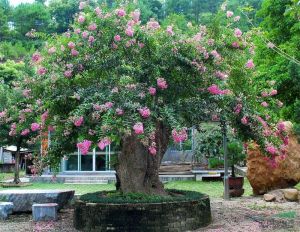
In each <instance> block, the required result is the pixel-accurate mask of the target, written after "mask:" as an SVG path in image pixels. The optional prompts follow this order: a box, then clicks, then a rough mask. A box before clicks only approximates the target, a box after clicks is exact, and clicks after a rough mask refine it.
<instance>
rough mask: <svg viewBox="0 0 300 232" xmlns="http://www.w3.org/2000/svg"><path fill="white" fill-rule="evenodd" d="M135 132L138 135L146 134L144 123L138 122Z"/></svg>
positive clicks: (134, 127)
mask: <svg viewBox="0 0 300 232" xmlns="http://www.w3.org/2000/svg"><path fill="white" fill-rule="evenodd" d="M133 130H134V132H135V133H136V134H137V135H140V134H143V133H144V126H143V123H141V122H137V123H136V124H135V125H134V126H133Z"/></svg>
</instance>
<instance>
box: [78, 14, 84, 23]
mask: <svg viewBox="0 0 300 232" xmlns="http://www.w3.org/2000/svg"><path fill="white" fill-rule="evenodd" d="M84 21H85V17H84V16H83V15H79V17H78V22H79V23H84Z"/></svg>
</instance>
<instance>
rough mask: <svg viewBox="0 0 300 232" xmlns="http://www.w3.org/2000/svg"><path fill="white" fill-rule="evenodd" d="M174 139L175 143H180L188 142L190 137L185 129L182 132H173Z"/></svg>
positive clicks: (174, 130)
mask: <svg viewBox="0 0 300 232" xmlns="http://www.w3.org/2000/svg"><path fill="white" fill-rule="evenodd" d="M172 137H173V140H174V142H175V143H180V142H183V141H185V140H187V138H188V135H187V132H186V129H185V128H183V129H181V130H180V131H177V130H176V129H173V130H172Z"/></svg>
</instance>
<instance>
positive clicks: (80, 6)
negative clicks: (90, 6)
mask: <svg viewBox="0 0 300 232" xmlns="http://www.w3.org/2000/svg"><path fill="white" fill-rule="evenodd" d="M85 7H86V2H80V3H79V10H83V9H84V8H85Z"/></svg>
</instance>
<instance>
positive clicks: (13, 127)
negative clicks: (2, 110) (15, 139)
mask: <svg viewBox="0 0 300 232" xmlns="http://www.w3.org/2000/svg"><path fill="white" fill-rule="evenodd" d="M16 129H17V124H16V123H12V124H11V125H10V131H9V133H8V134H9V136H15V135H16V134H17V130H16Z"/></svg>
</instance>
